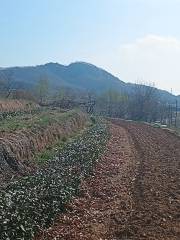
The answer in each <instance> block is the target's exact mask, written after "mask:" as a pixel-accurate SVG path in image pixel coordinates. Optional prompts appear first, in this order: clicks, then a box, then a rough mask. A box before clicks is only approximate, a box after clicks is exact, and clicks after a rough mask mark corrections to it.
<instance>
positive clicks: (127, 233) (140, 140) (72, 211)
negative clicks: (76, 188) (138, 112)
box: [36, 120, 180, 240]
mask: <svg viewBox="0 0 180 240" xmlns="http://www.w3.org/2000/svg"><path fill="white" fill-rule="evenodd" d="M109 127H110V133H111V137H110V140H109V142H108V145H107V148H106V151H105V153H104V154H103V156H102V158H101V160H100V161H99V162H98V164H97V165H96V167H95V170H94V176H93V178H92V177H89V178H88V179H86V180H85V181H84V182H82V183H81V191H80V193H81V194H80V196H79V197H78V198H75V199H74V200H73V201H72V202H71V203H70V204H69V211H67V212H66V213H64V214H62V215H59V217H58V218H57V219H56V221H55V223H54V224H53V225H52V226H51V228H49V229H47V230H45V231H43V232H41V234H40V235H39V236H37V238H36V239H38V240H41V239H75V240H78V239H87V240H91V239H92V240H94V239H95V240H96V239H97V240H98V239H133V240H134V239H137V240H139V239H153V240H157V239H158V240H161V239H162V240H164V239H166V240H178V239H179V236H180V218H179V217H180V216H179V206H180V192H179V179H180V178H179V177H180V172H179V159H180V139H179V137H177V136H175V135H173V134H172V133H169V132H167V131H164V130H161V129H157V128H153V127H151V126H149V125H147V124H139V123H133V122H126V121H119V120H113V124H110V126H109Z"/></svg>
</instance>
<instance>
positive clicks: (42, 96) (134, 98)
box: [0, 73, 177, 124]
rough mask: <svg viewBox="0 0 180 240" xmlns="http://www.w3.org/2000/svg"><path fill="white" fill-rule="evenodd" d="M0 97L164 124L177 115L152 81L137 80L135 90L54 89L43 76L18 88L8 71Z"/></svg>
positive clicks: (2, 79) (0, 80)
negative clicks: (24, 99)
mask: <svg viewBox="0 0 180 240" xmlns="http://www.w3.org/2000/svg"><path fill="white" fill-rule="evenodd" d="M0 97H3V98H19V99H20V98H26V99H29V100H34V101H36V102H38V103H39V104H40V105H54V106H57V107H60V108H67V109H68V108H73V107H80V108H82V109H84V110H85V111H87V112H88V113H91V114H98V115H102V116H106V117H111V118H123V119H132V120H136V121H145V122H155V121H159V122H161V123H163V124H167V123H169V124H170V122H171V124H172V121H173V115H174V110H173V109H172V108H171V109H170V104H169V103H167V102H163V101H162V99H161V96H159V94H158V91H157V89H156V88H155V86H154V85H153V84H151V83H148V84H145V83H138V84H134V87H133V88H132V91H131V92H120V91H117V90H114V89H108V90H106V91H104V92H102V93H99V94H98V93H95V92H94V91H88V90H87V91H80V90H75V89H71V88H67V87H63V86H61V87H60V88H57V89H56V90H52V87H51V86H50V81H49V79H48V78H47V77H46V76H41V77H40V78H39V80H38V81H37V83H36V85H35V87H34V88H33V89H30V90H27V89H24V90H23V89H21V90H20V89H18V88H17V89H16V88H15V86H14V85H13V81H12V78H11V73H8V74H6V75H5V74H4V75H1V76H0ZM176 114H177V113H176Z"/></svg>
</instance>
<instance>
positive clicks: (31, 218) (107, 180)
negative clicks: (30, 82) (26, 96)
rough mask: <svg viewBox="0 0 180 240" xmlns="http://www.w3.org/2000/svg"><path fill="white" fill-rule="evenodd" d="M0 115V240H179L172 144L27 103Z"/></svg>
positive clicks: (174, 140)
mask: <svg viewBox="0 0 180 240" xmlns="http://www.w3.org/2000/svg"><path fill="white" fill-rule="evenodd" d="M12 106H14V107H12ZM18 107H19V108H18ZM1 111H2V113H3V114H2V118H1V120H0V123H1V124H0V161H1V162H0V163H1V172H0V178H1V190H0V239H2V240H4V239H5V240H7V239H10V240H11V239H12V240H16V239H22V240H23V239H25V240H26V239H27V240H28V239H29V240H31V239H32V240H43V239H46V240H51V239H64V240H65V239H74V240H79V239H83V240H86V239H87V240H96V239H97V240H99V239H103V240H105V239H108V240H111V239H114V240H117V239H132V240H136V239H137V240H139V239H140V240H141V239H142V240H143V239H153V240H155V239H158V240H164V239H165V240H169V239H170V240H177V239H179V235H180V218H179V206H180V192H179V187H178V186H179V179H180V172H179V159H180V138H179V137H178V136H176V135H175V134H173V133H171V132H169V131H167V130H163V129H161V128H155V127H152V126H150V125H149V124H144V123H137V122H133V121H123V120H119V119H110V118H109V119H108V120H105V119H102V118H99V117H94V116H91V117H90V116H88V115H87V114H86V113H83V112H81V111H80V110H67V111H65V110H63V111H62V110H61V109H58V108H48V107H40V106H38V105H34V104H32V103H31V104H29V103H27V102H26V103H24V104H22V103H20V102H16V103H10V102H9V103H8V104H3V110H1Z"/></svg>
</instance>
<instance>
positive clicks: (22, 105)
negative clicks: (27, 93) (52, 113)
mask: <svg viewBox="0 0 180 240" xmlns="http://www.w3.org/2000/svg"><path fill="white" fill-rule="evenodd" d="M36 108H38V105H37V104H36V103H33V102H28V101H25V100H7V99H6V100H0V112H14V111H29V110H32V109H36Z"/></svg>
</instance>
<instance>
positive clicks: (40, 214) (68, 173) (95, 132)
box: [0, 124, 108, 240]
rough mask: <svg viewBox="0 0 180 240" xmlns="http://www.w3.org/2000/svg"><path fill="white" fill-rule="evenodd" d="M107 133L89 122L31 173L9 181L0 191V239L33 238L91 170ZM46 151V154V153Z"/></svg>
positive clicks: (100, 125) (104, 127) (102, 126)
mask: <svg viewBox="0 0 180 240" xmlns="http://www.w3.org/2000/svg"><path fill="white" fill-rule="evenodd" d="M107 137H108V131H107V128H106V126H105V125H104V124H96V125H93V127H91V128H90V129H89V130H88V131H86V132H85V133H84V134H83V135H82V136H80V137H78V138H76V139H75V140H73V141H71V142H69V143H68V144H67V145H66V146H65V147H64V148H63V149H62V150H61V151H57V154H56V155H55V156H54V158H53V159H51V160H50V161H48V162H47V164H46V166H45V167H44V168H42V169H41V170H39V171H38V172H36V174H34V175H33V176H29V177H25V178H23V179H21V180H19V181H16V182H12V183H11V184H9V185H8V186H7V187H6V189H4V190H2V191H1V192H0V239H2V240H5V239H6V240H7V239H11V240H15V239H22V240H23V239H24V240H25V239H26V240H28V239H33V237H34V235H35V233H36V232H38V231H39V230H40V229H42V228H46V227H48V226H49V225H50V224H51V223H52V221H53V220H54V218H55V217H56V215H57V214H59V213H61V212H63V211H65V210H66V203H67V202H68V201H69V200H70V199H71V198H72V196H74V195H76V194H77V193H78V190H79V185H80V182H81V181H82V179H84V178H85V177H86V176H88V175H89V174H91V173H92V172H93V167H94V165H95V164H96V163H97V161H98V159H99V157H100V155H101V154H102V152H103V150H104V147H105V144H106V141H107ZM47 155H48V154H47Z"/></svg>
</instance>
